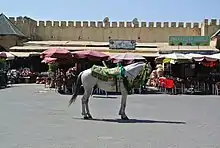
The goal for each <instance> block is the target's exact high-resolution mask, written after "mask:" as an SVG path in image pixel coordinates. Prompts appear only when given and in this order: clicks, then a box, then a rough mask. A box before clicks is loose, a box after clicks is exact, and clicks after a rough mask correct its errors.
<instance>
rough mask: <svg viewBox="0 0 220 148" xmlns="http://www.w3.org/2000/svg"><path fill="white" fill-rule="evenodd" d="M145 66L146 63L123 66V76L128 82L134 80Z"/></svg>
mask: <svg viewBox="0 0 220 148" xmlns="http://www.w3.org/2000/svg"><path fill="white" fill-rule="evenodd" d="M145 66H146V63H143V62H138V63H133V64H130V65H128V66H125V67H124V68H125V76H126V77H127V78H128V79H130V80H132V79H135V78H136V77H137V76H138V75H139V74H140V72H141V71H142V70H143V69H144V68H145Z"/></svg>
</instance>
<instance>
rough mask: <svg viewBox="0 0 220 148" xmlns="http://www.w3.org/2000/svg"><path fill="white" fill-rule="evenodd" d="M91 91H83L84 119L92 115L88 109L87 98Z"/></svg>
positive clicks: (90, 117)
mask: <svg viewBox="0 0 220 148" xmlns="http://www.w3.org/2000/svg"><path fill="white" fill-rule="evenodd" d="M91 92H92V89H90V91H87V92H85V93H84V96H83V99H82V101H83V104H84V109H85V110H86V113H85V115H84V119H92V115H91V114H90V111H89V98H90V95H91Z"/></svg>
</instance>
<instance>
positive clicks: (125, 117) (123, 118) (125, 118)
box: [121, 115, 129, 120]
mask: <svg viewBox="0 0 220 148" xmlns="http://www.w3.org/2000/svg"><path fill="white" fill-rule="evenodd" d="M121 119H122V120H129V118H128V117H127V116H126V115H124V116H121Z"/></svg>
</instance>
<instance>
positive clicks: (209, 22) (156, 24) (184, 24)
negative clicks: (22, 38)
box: [9, 17, 220, 28]
mask: <svg viewBox="0 0 220 148" xmlns="http://www.w3.org/2000/svg"><path fill="white" fill-rule="evenodd" d="M9 20H10V21H11V22H13V23H14V24H32V25H36V26H38V27H76V28H77V27H78V28H81V27H96V28H103V27H105V28H108V27H111V28H140V27H142V28H146V27H147V28H200V27H201V24H205V25H208V26H220V20H217V19H211V20H208V19H204V21H203V22H193V23H192V22H139V23H137V24H133V23H132V22H108V23H104V22H103V21H36V20H33V19H31V18H28V17H16V18H15V17H9Z"/></svg>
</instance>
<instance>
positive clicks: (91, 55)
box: [73, 50, 109, 61]
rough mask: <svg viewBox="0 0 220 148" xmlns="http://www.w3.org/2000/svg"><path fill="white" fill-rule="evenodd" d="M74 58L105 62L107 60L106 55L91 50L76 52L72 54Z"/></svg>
mask: <svg viewBox="0 0 220 148" xmlns="http://www.w3.org/2000/svg"><path fill="white" fill-rule="evenodd" d="M73 56H74V58H77V59H89V60H95V61H100V60H107V59H108V58H109V56H108V55H106V54H104V53H102V52H99V51H93V50H84V51H76V52H73Z"/></svg>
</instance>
